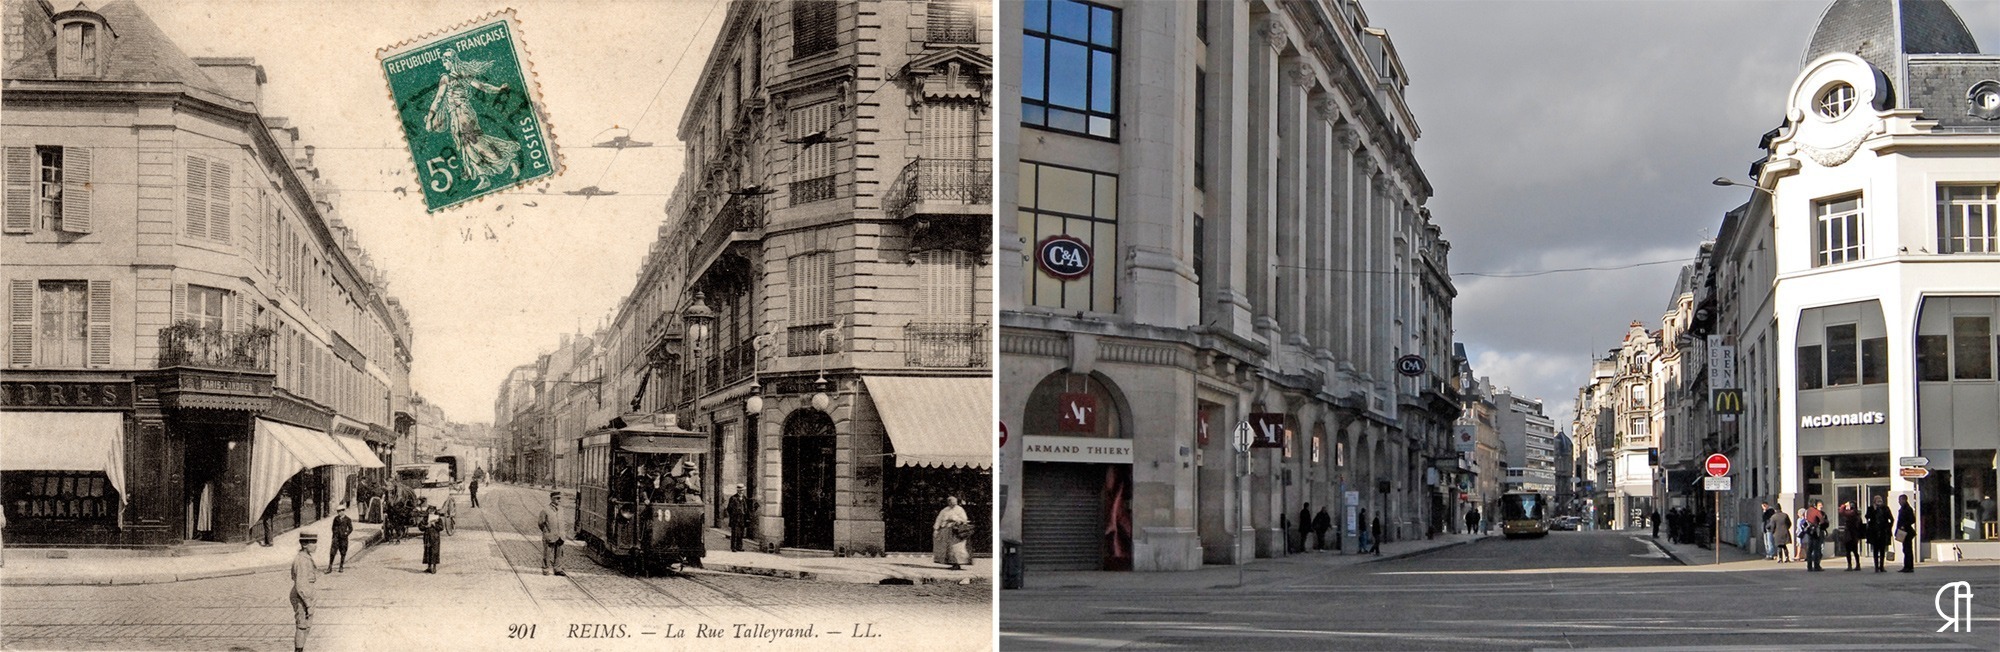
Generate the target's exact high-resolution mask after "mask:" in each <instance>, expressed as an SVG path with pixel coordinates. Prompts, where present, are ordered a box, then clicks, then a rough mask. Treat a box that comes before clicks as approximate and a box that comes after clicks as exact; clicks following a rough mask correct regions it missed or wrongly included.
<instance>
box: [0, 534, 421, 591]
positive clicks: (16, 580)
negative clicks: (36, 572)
mask: <svg viewBox="0 0 2000 652" xmlns="http://www.w3.org/2000/svg"><path fill="white" fill-rule="evenodd" d="M381 542H382V531H381V530H379V529H378V530H376V531H375V534H373V535H370V536H369V537H368V538H367V539H366V540H363V541H362V542H361V551H366V550H368V549H369V548H372V547H374V546H375V544H378V543H381ZM354 556H356V557H358V556H359V555H358V554H357V555H354ZM290 568H291V564H290V563H283V564H261V565H256V566H237V567H231V568H216V569H210V570H201V571H190V572H186V573H174V572H168V571H151V572H142V573H132V574H127V575H111V576H105V577H61V576H53V575H51V576H29V577H0V586H130V585H136V584H172V583H174V582H187V581H192V580H208V579H216V578H222V577H237V576H240V575H255V574H257V573H269V572H275V571H281V570H289V569H290Z"/></svg>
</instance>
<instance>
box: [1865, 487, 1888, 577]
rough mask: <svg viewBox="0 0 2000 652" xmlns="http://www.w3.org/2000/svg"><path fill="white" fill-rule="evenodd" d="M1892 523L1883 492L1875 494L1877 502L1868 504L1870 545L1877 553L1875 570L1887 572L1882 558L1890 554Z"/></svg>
mask: <svg viewBox="0 0 2000 652" xmlns="http://www.w3.org/2000/svg"><path fill="white" fill-rule="evenodd" d="M1891 529H1893V528H1892V526H1891V525H1890V517H1889V505H1888V503H1887V501H1885V500H1883V498H1882V494H1875V504H1873V505H1869V506H1868V547H1869V549H1870V552H1872V553H1874V554H1875V572H1877V573H1886V572H1888V570H1887V569H1884V568H1883V567H1882V558H1883V557H1886V556H1888V554H1889V531H1890V530H1891Z"/></svg>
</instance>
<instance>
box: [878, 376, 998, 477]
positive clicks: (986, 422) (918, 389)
mask: <svg viewBox="0 0 2000 652" xmlns="http://www.w3.org/2000/svg"><path fill="white" fill-rule="evenodd" d="M862 382H864V383H866V384H867V385H868V398H869V399H870V400H872V401H874V402H875V411H876V412H878V413H880V414H881V415H882V428H883V429H885V430H887V431H889V442H890V443H891V444H892V445H894V446H895V452H896V466H938V467H957V466H962V467H972V468H980V469H990V468H993V442H994V439H995V437H997V436H998V434H997V432H996V430H997V427H996V425H995V423H996V422H995V421H994V420H993V380H992V379H991V378H985V377H980V378H911V377H903V376H863V377H862Z"/></svg>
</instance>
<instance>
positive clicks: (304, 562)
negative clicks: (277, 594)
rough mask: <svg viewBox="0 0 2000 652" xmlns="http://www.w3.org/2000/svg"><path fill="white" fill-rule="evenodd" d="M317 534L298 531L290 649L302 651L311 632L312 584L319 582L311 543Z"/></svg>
mask: <svg viewBox="0 0 2000 652" xmlns="http://www.w3.org/2000/svg"><path fill="white" fill-rule="evenodd" d="M315 543H319V535H316V534H313V533H311V532H301V533H299V555H298V556H297V557H293V558H292V625H293V626H294V627H295V628H296V631H294V632H292V649H293V650H297V651H300V652H303V650H305V649H306V637H307V636H309V635H311V634H312V603H313V599H314V598H315V597H316V596H315V595H314V594H313V584H315V583H318V582H319V566H317V565H314V563H313V544H315Z"/></svg>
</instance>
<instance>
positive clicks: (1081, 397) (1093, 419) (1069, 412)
mask: <svg viewBox="0 0 2000 652" xmlns="http://www.w3.org/2000/svg"><path fill="white" fill-rule="evenodd" d="M1057 402H1058V403H1059V404H1060V409H1061V410H1062V414H1061V415H1060V416H1059V417H1058V420H1057V428H1060V429H1061V430H1062V431H1063V432H1097V397H1095V396H1091V395H1089V394H1083V393H1065V394H1063V395H1062V396H1059V397H1057Z"/></svg>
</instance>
